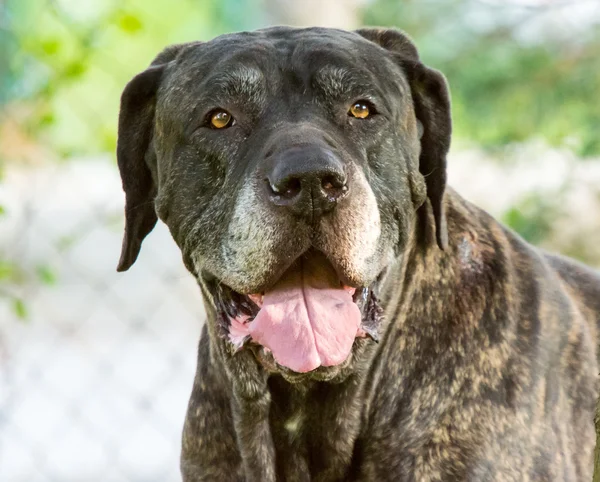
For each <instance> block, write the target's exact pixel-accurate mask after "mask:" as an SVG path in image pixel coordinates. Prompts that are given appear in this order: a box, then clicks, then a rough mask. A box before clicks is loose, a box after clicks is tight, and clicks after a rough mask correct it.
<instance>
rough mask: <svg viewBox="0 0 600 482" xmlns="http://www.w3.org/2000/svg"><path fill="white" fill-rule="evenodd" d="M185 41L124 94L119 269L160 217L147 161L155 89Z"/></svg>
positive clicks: (160, 57)
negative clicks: (122, 224)
mask: <svg viewBox="0 0 600 482" xmlns="http://www.w3.org/2000/svg"><path fill="white" fill-rule="evenodd" d="M185 45H186V44H180V45H173V46H171V47H168V48H166V49H165V50H163V52H161V53H160V54H159V55H158V56H157V57H156V59H154V61H153V62H152V64H151V65H150V67H149V68H148V69H147V70H145V71H144V72H142V73H140V74H138V75H136V76H135V77H134V78H133V79H132V80H131V81H130V82H129V83H128V84H127V86H126V87H125V90H124V91H123V94H122V95H121V111H120V113H119V134H118V142H117V163H118V165H119V171H120V173H121V180H122V182H123V190H124V191H125V235H124V237H123V247H122V250H121V259H120V260H119V264H118V266H117V271H126V270H128V269H129V268H130V267H131V265H132V264H133V263H134V262H135V260H136V258H137V256H138V254H139V252H140V247H141V245H142V241H143V240H144V238H145V237H146V236H147V235H148V233H150V231H152V229H153V228H154V226H155V225H156V221H157V220H158V218H157V216H156V212H155V210H154V198H155V197H156V186H155V184H154V181H153V179H152V174H151V172H150V169H149V168H148V165H147V164H146V154H147V152H148V149H149V148H150V143H151V140H152V136H153V132H154V110H155V105H156V91H157V90H158V86H159V85H160V83H161V80H162V77H163V74H164V71H165V68H166V67H167V65H168V64H169V62H171V61H172V60H173V59H174V58H175V57H176V55H177V54H178V53H179V51H180V50H181V48H182V47H184V46H185Z"/></svg>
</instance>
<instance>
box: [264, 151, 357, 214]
mask: <svg viewBox="0 0 600 482" xmlns="http://www.w3.org/2000/svg"><path fill="white" fill-rule="evenodd" d="M271 166H272V168H271V172H270V173H269V174H268V176H267V190H268V192H269V197H270V199H271V202H273V203H274V204H276V205H278V206H285V207H287V208H288V209H289V210H290V211H291V212H292V213H293V214H294V215H296V216H300V217H303V218H306V219H308V220H309V221H314V220H317V219H318V218H319V217H321V216H322V215H323V214H325V213H327V212H329V211H331V210H332V209H333V208H334V207H335V206H336V204H337V203H338V201H340V199H342V198H343V197H344V196H346V194H348V189H349V187H348V182H347V178H346V174H345V173H344V166H343V164H342V162H341V160H340V159H339V158H338V157H337V156H336V155H335V154H334V153H333V152H331V151H329V150H328V149H325V148H323V147H321V146H306V147H292V148H290V149H287V150H286V151H284V152H281V153H279V154H276V155H275V156H274V158H273V161H272V162H271Z"/></svg>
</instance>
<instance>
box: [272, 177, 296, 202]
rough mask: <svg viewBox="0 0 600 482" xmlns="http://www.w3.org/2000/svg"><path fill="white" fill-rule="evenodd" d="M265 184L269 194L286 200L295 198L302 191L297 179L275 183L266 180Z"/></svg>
mask: <svg viewBox="0 0 600 482" xmlns="http://www.w3.org/2000/svg"><path fill="white" fill-rule="evenodd" d="M267 184H268V185H269V189H270V190H271V194H274V195H276V196H281V197H286V198H293V197H295V196H296V195H298V193H299V192H300V191H301V189H302V184H301V182H300V180H299V179H298V178H291V179H286V180H284V181H282V182H276V183H274V182H272V181H270V180H269V179H267Z"/></svg>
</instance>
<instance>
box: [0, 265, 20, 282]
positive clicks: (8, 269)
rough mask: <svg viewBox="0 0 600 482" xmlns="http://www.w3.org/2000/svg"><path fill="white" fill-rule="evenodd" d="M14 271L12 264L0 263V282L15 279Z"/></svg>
mask: <svg viewBox="0 0 600 482" xmlns="http://www.w3.org/2000/svg"><path fill="white" fill-rule="evenodd" d="M15 274H16V269H15V265H14V264H13V263H9V262H8V261H0V281H3V280H10V279H12V278H14V277H15Z"/></svg>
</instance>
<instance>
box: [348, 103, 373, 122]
mask: <svg viewBox="0 0 600 482" xmlns="http://www.w3.org/2000/svg"><path fill="white" fill-rule="evenodd" d="M348 115H351V116H352V117H356V118H357V119H366V118H367V117H369V116H370V115H371V109H369V106H368V105H367V104H366V103H365V102H357V103H356V104H354V105H353V106H352V107H350V110H349V111H348Z"/></svg>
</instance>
